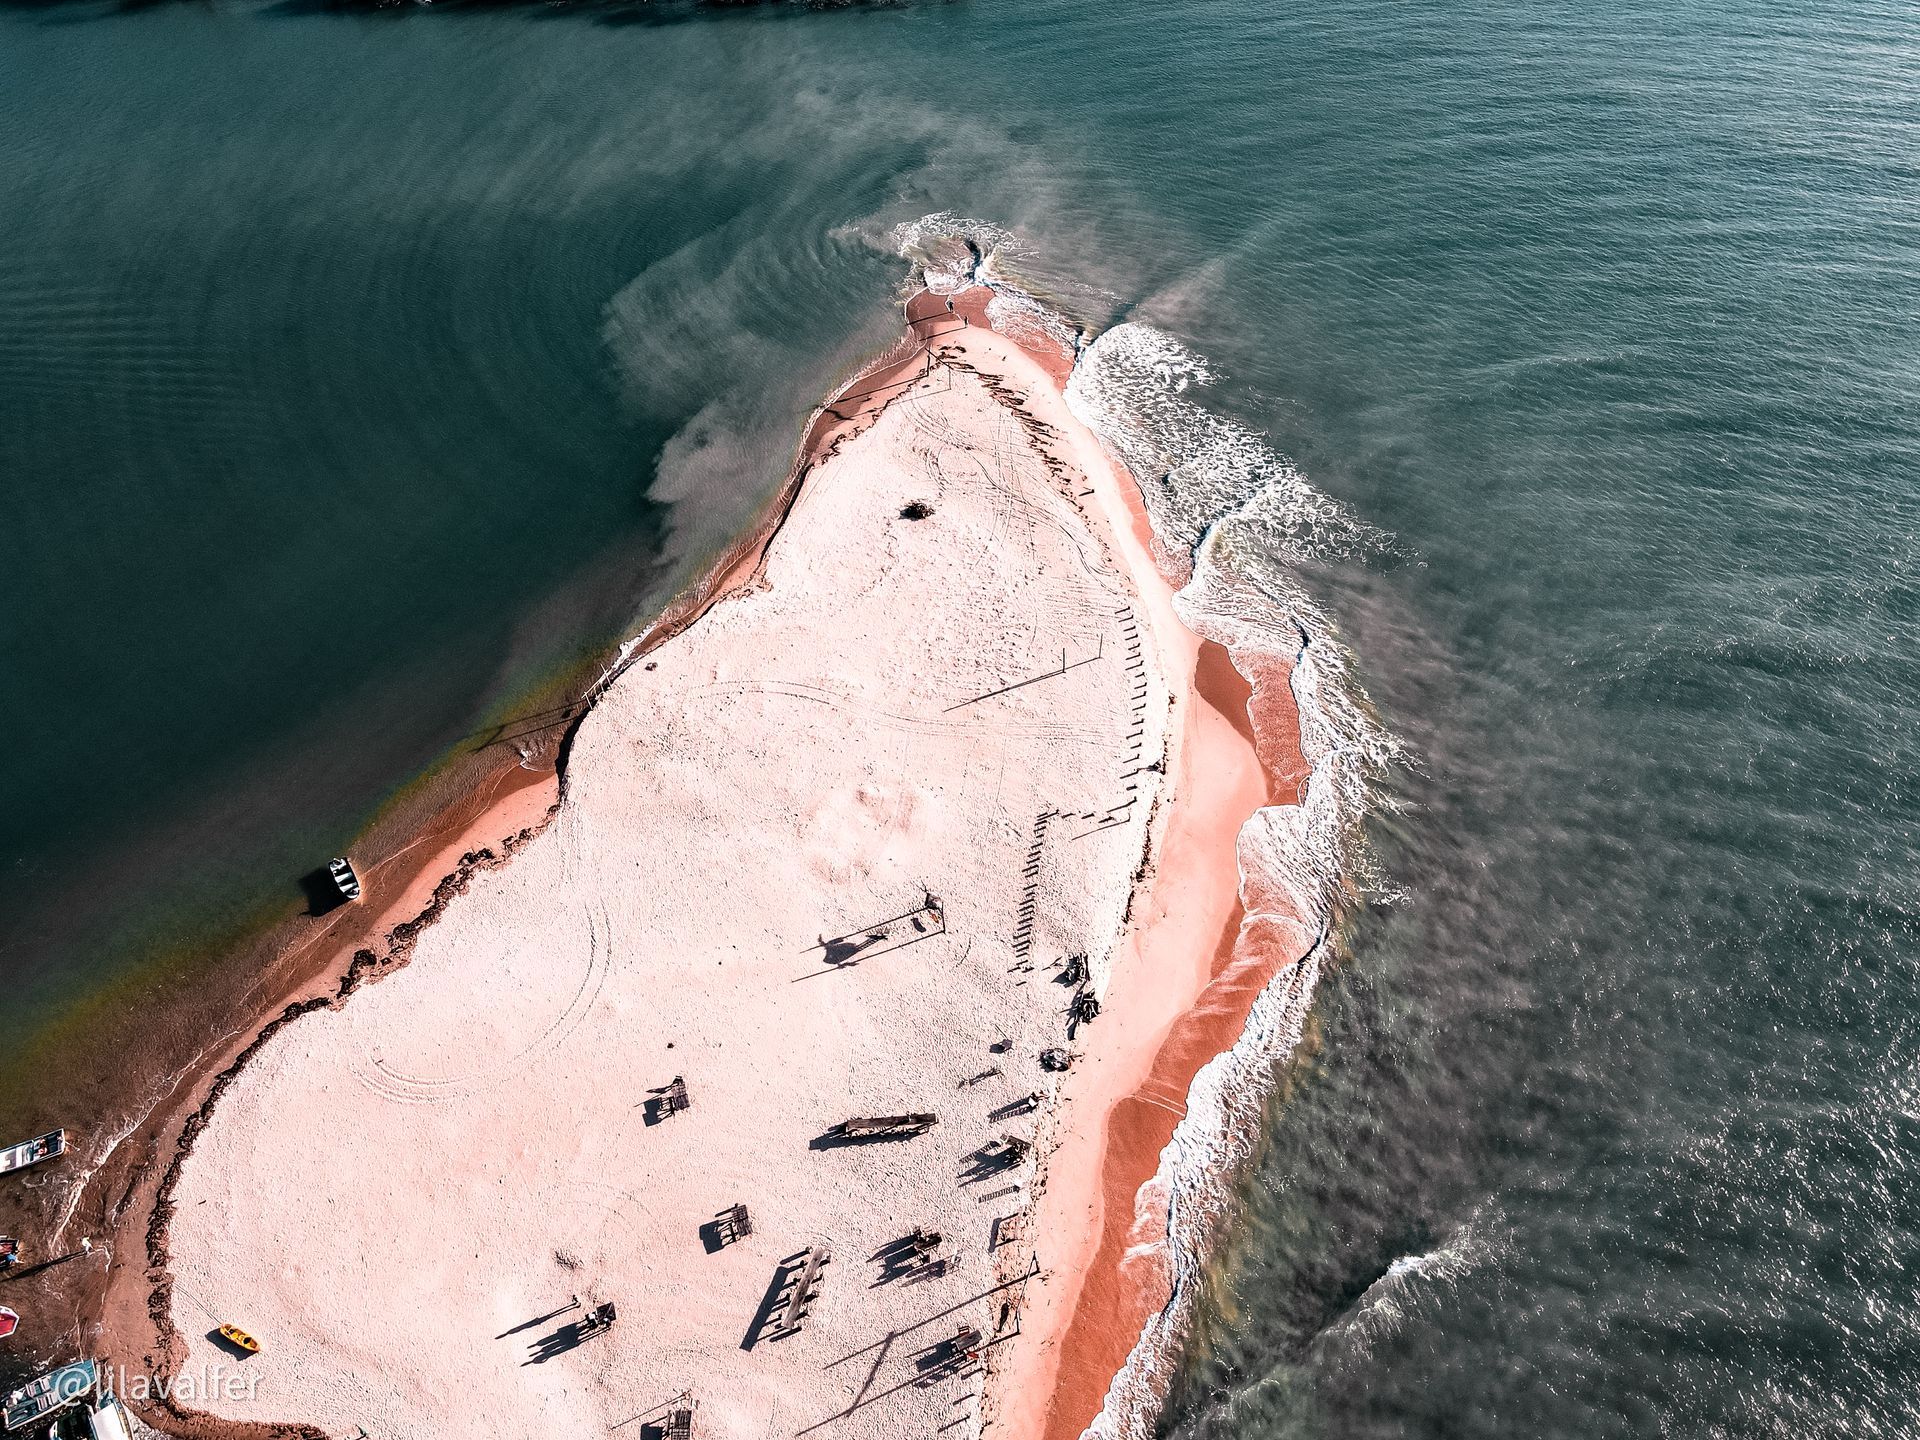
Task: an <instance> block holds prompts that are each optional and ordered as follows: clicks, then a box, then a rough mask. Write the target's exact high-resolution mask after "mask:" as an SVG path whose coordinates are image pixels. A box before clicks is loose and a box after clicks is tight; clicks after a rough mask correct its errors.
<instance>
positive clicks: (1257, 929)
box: [891, 212, 1404, 1440]
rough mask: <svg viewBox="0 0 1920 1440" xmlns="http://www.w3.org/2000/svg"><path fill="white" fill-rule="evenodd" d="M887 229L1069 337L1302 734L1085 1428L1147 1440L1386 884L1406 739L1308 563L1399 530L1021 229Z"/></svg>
mask: <svg viewBox="0 0 1920 1440" xmlns="http://www.w3.org/2000/svg"><path fill="white" fill-rule="evenodd" d="M891 238H892V241H893V244H894V248H895V249H896V250H897V252H898V253H899V254H901V255H902V256H904V257H905V258H907V259H909V260H911V261H912V262H913V263H914V265H915V266H916V269H917V271H918V274H919V277H920V278H921V279H922V280H923V281H924V283H925V284H926V285H927V287H928V288H929V289H932V290H934V291H936V292H940V293H951V292H952V291H955V290H961V289H965V288H967V287H969V286H973V285H984V286H986V287H988V288H989V289H990V290H991V291H992V298H991V300H990V301H989V304H988V312H987V313H988V318H989V320H990V321H991V322H992V323H993V324H994V326H995V328H996V329H1000V330H1002V331H1003V332H1006V333H1009V334H1011V335H1013V336H1014V337H1015V338H1019V339H1028V338H1032V337H1038V336H1044V337H1046V338H1049V339H1051V340H1053V341H1055V342H1056V343H1059V344H1061V345H1062V346H1063V347H1065V348H1066V349H1067V351H1068V353H1069V354H1072V355H1073V356H1075V365H1074V368H1073V373H1072V375H1071V378H1070V379H1069V381H1068V386H1067V401H1068V404H1069V406H1070V408H1071V409H1072V410H1073V412H1074V414H1075V415H1076V416H1078V417H1079V418H1080V419H1081V420H1082V421H1083V422H1084V423H1085V424H1086V425H1087V426H1088V428H1089V429H1091V430H1092V431H1093V432H1094V433H1095V434H1096V435H1098V436H1099V437H1100V439H1101V440H1102V442H1103V443H1104V444H1106V445H1107V446H1108V448H1109V449H1110V450H1111V451H1112V452H1113V453H1114V454H1115V455H1116V456H1118V457H1119V458H1120V460H1121V461H1122V462H1123V463H1124V464H1125V465H1126V467H1127V469H1128V470H1129V472H1130V473H1131V474H1132V475H1133V477H1134V479H1135V480H1136V482H1137V483H1138V485H1139V489H1140V493H1141V495H1142V497H1143V498H1144V501H1145V504H1146V508H1147V513H1148V517H1149V519H1150V520H1151V522H1152V528H1153V532H1154V545H1155V558H1156V560H1157V561H1158V562H1159V563H1160V565H1161V566H1162V568H1163V569H1164V570H1165V571H1166V573H1167V574H1168V575H1169V576H1170V577H1171V578H1172V579H1173V580H1174V581H1175V582H1176V584H1178V585H1179V587H1180V589H1179V592H1178V594H1177V595H1176V597H1175V604H1176V606H1177V607H1178V609H1179V612H1180V615H1181V618H1182V619H1183V620H1184V621H1185V622H1186V623H1187V625H1188V626H1189V627H1190V628H1191V629H1192V630H1194V631H1195V632H1196V633H1197V634H1199V635H1200V636H1202V637H1203V638H1205V639H1208V640H1213V641H1215V642H1217V643H1219V644H1221V645H1223V646H1225V647H1226V648H1227V650H1228V651H1229V652H1230V654H1231V655H1232V657H1233V661H1234V666H1235V668H1236V669H1238V670H1239V671H1240V672H1241V674H1242V675H1244V676H1245V677H1246V679H1247V680H1248V681H1249V683H1250V684H1251V685H1252V687H1253V699H1252V701H1251V702H1250V704H1249V707H1248V708H1249V711H1250V714H1251V717H1252V719H1253V722H1254V728H1255V735H1256V739H1257V740H1258V741H1259V742H1260V750H1261V758H1262V759H1263V761H1268V762H1269V765H1268V768H1269V771H1270V773H1275V774H1278V773H1280V772H1281V770H1282V769H1283V768H1285V767H1284V762H1283V763H1281V764H1276V763H1273V762H1276V761H1280V760H1281V757H1282V756H1283V755H1284V754H1285V753H1286V747H1287V745H1288V744H1289V742H1290V741H1291V738H1292V737H1291V735H1290V734H1285V733H1280V731H1279V729H1277V728H1275V727H1276V725H1277V721H1276V720H1273V719H1269V720H1268V721H1267V724H1266V727H1265V728H1263V716H1286V715H1288V714H1289V713H1290V712H1295V711H1297V714H1298V723H1299V745H1300V757H1301V758H1303V759H1304V760H1305V762H1306V765H1307V772H1306V775H1305V777H1304V779H1302V780H1301V781H1299V783H1298V786H1297V789H1296V792H1295V797H1294V799H1295V802H1296V803H1292V804H1285V805H1269V806H1267V807H1265V808H1263V809H1261V810H1259V811H1257V812H1256V813H1255V814H1254V816H1253V817H1252V818H1251V819H1250V820H1248V822H1247V823H1246V825H1245V826H1244V827H1243V828H1242V830H1241V833H1240V840H1239V858H1240V894H1241V900H1242V904H1243V907H1244V910H1245V919H1244V921H1243V923H1242V928H1241V933H1240V939H1239V941H1238V942H1237V947H1236V954H1237V955H1239V954H1259V953H1261V951H1262V948H1263V947H1278V946H1281V945H1284V946H1285V949H1284V951H1282V950H1279V949H1274V950H1273V951H1272V953H1273V954H1274V955H1276V956H1279V955H1282V954H1284V957H1285V958H1284V960H1283V961H1280V963H1277V964H1276V965H1275V966H1274V974H1273V978H1272V979H1271V980H1270V981H1269V983H1268V984H1267V986H1266V988H1265V989H1264V990H1263V991H1262V992H1261V994H1260V996H1259V997H1258V999H1257V1000H1256V1001H1255V1002H1254V1005H1253V1007H1252V1010H1251V1012H1250V1014H1249V1015H1248V1018H1247V1022H1246V1025H1245V1027H1244V1029H1243V1030H1242V1032H1241V1034H1240V1037H1239V1039H1238V1040H1237V1041H1236V1042H1235V1043H1234V1045H1233V1046H1232V1047H1231V1048H1230V1049H1229V1050H1227V1051H1226V1052H1225V1053H1223V1054H1221V1055H1218V1056H1216V1057H1215V1058H1214V1059H1213V1060H1212V1061H1210V1062H1209V1063H1208V1064H1207V1065H1205V1066H1204V1067H1203V1068H1202V1069H1201V1070H1200V1072H1199V1074H1198V1075H1197V1076H1195V1078H1194V1081H1193V1084H1192V1086H1191V1088H1190V1091H1189V1094H1188V1097H1187V1112H1186V1115H1185V1117H1184V1118H1183V1119H1182V1120H1181V1121H1180V1123H1179V1124H1178V1126H1176V1128H1175V1130H1174V1133H1173V1137H1172V1139H1171V1141H1170V1142H1169V1143H1168V1145H1167V1147H1166V1149H1165V1150H1164V1151H1163V1152H1162V1154H1161V1157H1160V1165H1159V1170H1158V1173H1157V1174H1156V1176H1155V1178H1154V1180H1153V1182H1152V1183H1151V1184H1150V1186H1149V1187H1148V1190H1149V1192H1150V1193H1152V1194H1154V1195H1156V1196H1164V1197H1166V1200H1165V1203H1166V1214H1167V1226H1166V1236H1165V1240H1164V1242H1163V1243H1164V1259H1165V1263H1166V1267H1167V1273H1168V1276H1169V1279H1170V1281H1171V1299H1170V1300H1169V1301H1168V1303H1167V1305H1166V1306H1165V1307H1164V1308H1163V1309H1162V1310H1161V1311H1160V1312H1158V1313H1157V1314H1156V1315H1154V1316H1153V1317H1152V1318H1151V1319H1150V1321H1149V1322H1148V1324H1147V1326H1146V1328H1145V1330H1144V1332H1143V1333H1142V1334H1141V1336H1140V1338H1139V1339H1138V1341H1137V1342H1136V1343H1135V1345H1134V1347H1133V1350H1132V1353H1131V1354H1130V1355H1129V1357H1128V1359H1127V1362H1126V1364H1125V1366H1124V1367H1123V1368H1122V1369H1121V1371H1120V1373H1119V1374H1118V1375H1117V1376H1115V1378H1114V1380H1113V1383H1112V1385H1111V1387H1110V1388H1109V1390H1108V1393H1107V1397H1106V1403H1105V1405H1104V1407H1103V1408H1102V1410H1101V1412H1100V1415H1099V1416H1098V1417H1097V1418H1096V1419H1095V1421H1094V1423H1093V1424H1092V1425H1091V1426H1090V1427H1089V1429H1088V1431H1087V1432H1086V1433H1087V1434H1088V1435H1090V1436H1097V1437H1102V1440H1107V1437H1111V1440H1138V1437H1143V1436H1146V1435H1149V1434H1151V1433H1152V1431H1153V1426H1154V1422H1155V1420H1156V1418H1157V1416H1158V1414H1159V1412H1160V1408H1161V1406H1162V1404H1163V1403H1164V1401H1165V1398H1166V1395H1167V1391H1168V1388H1169V1386H1170V1384H1171V1381H1172V1378H1173V1369H1174V1367H1175V1365H1176V1364H1177V1362H1178V1358H1179V1355H1180V1351H1181V1348H1182V1346H1183V1343H1184V1340H1185V1337H1186V1334H1187V1330H1188V1326H1189V1324H1190V1321H1191V1317H1192V1309H1193V1304H1194V1301H1195V1299H1196V1298H1197V1296H1198V1294H1199V1291H1200V1288H1201V1282H1202V1277H1203V1267H1204V1264H1205V1261H1206V1258H1207V1257H1208V1256H1209V1255H1210V1254H1212V1253H1213V1252H1214V1250H1215V1248H1216V1241H1217V1238H1218V1231H1219V1227H1220V1225H1221V1224H1222V1222H1223V1220H1224V1219H1225V1217H1226V1213H1227V1210H1228V1201H1229V1197H1230V1191H1231V1186H1232V1183H1233V1179H1234V1177H1235V1176H1237V1175H1238V1174H1239V1173H1240V1172H1241V1171H1242V1169H1243V1167H1244V1166H1245V1164H1246V1162H1247V1161H1248V1159H1249V1158H1250V1157H1251V1154H1252V1151H1253V1146H1254V1143H1255V1140H1256V1138H1257V1136H1258V1134H1259V1131H1260V1127H1261V1124H1262V1121H1263V1116H1264V1114H1265V1110H1266V1106H1267V1103H1268V1101H1269V1099H1270V1098H1271V1095H1272V1092H1273V1088H1274V1086H1275V1084H1276V1082H1277V1078H1278V1075H1279V1070H1280V1065H1281V1062H1283V1061H1284V1060H1285V1059H1286V1058H1287V1057H1288V1056H1289V1055H1290V1054H1291V1053H1292V1052H1293V1050H1294V1048H1295V1047H1296V1046H1297V1045H1298V1043H1299V1041H1300V1037H1301V1034H1302V1030H1303V1027H1304V1025H1305V1022H1306V1018H1307V1015H1308V1013H1309V1011H1310V1009H1311V1006H1312V999H1313V990H1314V985H1315V982H1316V981H1317V979H1318V977H1319V974H1320V971H1321V968H1322V966H1323V965H1324V964H1325V962H1326V960H1327V958H1328V947H1329V944H1330V942H1331V936H1332V932H1333V925H1334V920H1335V918H1336V916H1337V914H1338V912H1339V910H1340V907H1341V905H1342V903H1343V900H1344V899H1346V898H1347V897H1349V896H1351V895H1352V894H1353V893H1354V892H1356V891H1357V890H1362V889H1366V890H1373V891H1378V890H1379V889H1380V885H1379V880H1378V877H1377V876H1376V875H1375V874H1374V873H1373V869H1372V865H1371V862H1370V860H1369V858H1368V855H1367V852H1366V848H1365V845H1364V843H1363V838H1362V830H1363V826H1364V822H1365V820H1366V817H1367V815H1368V814H1369V812H1370V811H1371V810H1372V808H1374V807H1375V806H1376V805H1378V804H1381V803H1383V802H1382V798H1381V790H1380V787H1379V786H1378V785H1377V783H1376V781H1377V780H1378V779H1379V777H1380V776H1381V775H1382V774H1383V773H1384V772H1385V771H1386V770H1387V769H1388V768H1389V767H1390V766H1392V765H1394V764H1396V763H1399V762H1400V761H1401V760H1402V759H1403V758H1404V757H1403V754H1402V751H1401V748H1400V746H1399V744H1398V742H1396V741H1395V740H1394V738H1393V737H1392V736H1391V735H1389V734H1388V733H1387V732H1386V731H1385V730H1384V729H1383V728H1382V727H1381V725H1380V724H1379V722H1378V721H1377V720H1376V719H1375V718H1374V715H1373V711H1372V707H1371V706H1370V705H1369V703H1368V701H1367V698H1366V695H1365V693H1364V691H1363V690H1362V689H1361V687H1360V685H1359V683H1358V681H1357V680H1356V678H1355V675H1354V667H1353V661H1352V656H1351V655H1350V654H1349V653H1348V651H1347V650H1346V648H1345V647H1344V646H1343V645H1342V644H1341V643H1340V641H1339V638H1338V634H1337V632H1336V629H1335V626H1334V624H1333V622H1332V620H1331V618H1330V617H1329V616H1328V615H1327V614H1326V612H1325V611H1324V609H1323V608H1322V607H1321V606H1320V605H1319V604H1318V603H1317V602H1316V601H1315V600H1314V599H1313V598H1312V597H1311V596H1310V595H1309V594H1308V593H1307V591H1306V590H1305V588H1304V586H1303V585H1302V583H1301V580H1300V578H1299V570H1300V568H1301V567H1302V566H1304V565H1307V564H1311V563H1324V562H1331V561H1341V560H1352V559H1355V558H1359V557H1364V556H1366V555H1368V554H1370V553H1375V552H1377V551H1378V550H1380V549H1381V548H1382V547H1383V546H1384V545H1385V542H1386V539H1387V537H1386V536H1385V535H1384V533H1382V532H1380V531H1378V530H1376V529H1374V528H1373V527H1371V526H1369V525H1367V524H1365V523H1364V522H1363V521H1361V520H1360V519H1359V518H1358V517H1356V516H1354V515H1352V514H1351V513H1350V512H1348V511H1347V510H1346V509H1345V508H1344V507H1342V506H1341V505H1340V504H1339V503H1338V502H1337V501H1335V500H1333V499H1332V498H1331V497H1329V496H1327V495H1324V494H1322V493H1321V492H1320V491H1318V490H1316V489H1315V488H1314V487H1313V486H1312V485H1310V484H1309V483H1308V482H1307V480H1306V478H1305V477H1304V476H1303V475H1301V473H1300V472H1299V471H1298V470H1297V469H1296V468H1295V467H1294V466H1293V465H1291V464H1289V463H1288V462H1287V461H1286V460H1285V459H1284V458H1283V457H1282V456H1280V455H1279V454H1277V453H1276V452H1275V451H1274V450H1273V448H1272V447H1271V446H1270V445H1269V444H1268V443H1267V442H1266V440H1265V439H1264V438H1263V437H1262V436H1260V435H1259V434H1258V433H1256V432H1255V431H1253V430H1252V429H1250V428H1248V427H1247V426H1245V425H1242V424H1240V423H1239V422H1237V421H1235V420H1232V419H1230V418H1227V417H1226V416H1223V415H1221V414H1219V413H1217V412H1215V411H1213V410H1209V409H1208V408H1206V407H1205V406H1204V405H1202V404H1201V403H1200V402H1199V401H1198V400H1197V399H1196V398H1195V394H1196V392H1198V391H1201V390H1204V388H1205V387H1206V386H1207V385H1209V384H1210V383H1212V382H1213V380H1214V378H1215V377H1214V375H1213V373H1212V371H1211V370H1210V369H1209V368H1208V366H1207V363H1206V361H1205V360H1204V359H1203V358H1202V357H1200V356H1199V355H1197V354H1195V353H1194V352H1193V351H1192V350H1190V349H1188V348H1187V347H1186V346H1184V345H1182V344H1181V343H1180V342H1179V341H1178V340H1176V339H1175V338H1174V337H1173V336H1171V335H1168V334H1166V333H1165V332H1163V331H1160V330H1156V329H1154V328H1152V327H1151V326H1148V325H1144V324H1139V323H1132V322H1129V323H1123V324H1119V325H1116V326H1114V327H1113V328H1111V329H1109V330H1106V331H1104V332H1103V333H1101V334H1099V335H1098V336H1097V337H1090V336H1089V335H1088V334H1087V333H1086V331H1085V330H1084V328H1083V327H1081V326H1079V325H1077V324H1075V323H1074V322H1073V321H1072V320H1070V319H1069V318H1068V317H1067V316H1065V315H1063V314H1061V313H1060V312H1059V311H1058V310H1057V309H1055V308H1054V307H1052V306H1050V305H1048V304H1047V303H1046V302H1045V301H1044V300H1042V299H1041V298H1040V297H1039V296H1037V295H1035V294H1034V293H1033V292H1032V290H1030V289H1029V288H1028V287H1027V286H1026V285H1024V284H1023V283H1022V282H1021V280H1020V279H1019V278H1018V270H1019V260H1020V254H1021V247H1020V242H1019V240H1018V238H1017V237H1015V236H1014V235H1012V234H1011V233H1010V232H1008V231H1006V230H1004V229H1002V228H1001V227H998V226H994V225H990V224H985V223H982V222H979V221H975V220H970V219H966V218H963V217H960V216H956V215H954V214H952V213H951V212H942V213H940V214H936V215H929V216H925V217H923V218H921V219H919V220H914V221H910V222H908V223H906V224H903V225H900V226H898V227H896V228H895V229H894V231H893V233H892V237H891ZM1278 687H1284V688H1285V689H1286V691H1287V692H1288V693H1287V695H1286V696H1285V697H1284V702H1283V697H1280V696H1278V695H1276V694H1274V693H1273V692H1274V691H1275V689H1276V688H1278ZM1285 728H1286V729H1288V730H1290V729H1291V727H1290V726H1287V727H1285Z"/></svg>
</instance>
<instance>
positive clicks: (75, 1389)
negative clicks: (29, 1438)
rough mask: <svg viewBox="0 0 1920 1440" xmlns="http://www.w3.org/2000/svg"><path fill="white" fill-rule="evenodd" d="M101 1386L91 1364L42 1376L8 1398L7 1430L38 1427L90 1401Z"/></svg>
mask: <svg viewBox="0 0 1920 1440" xmlns="http://www.w3.org/2000/svg"><path fill="white" fill-rule="evenodd" d="M99 1383H100V1377H99V1374H98V1372H97V1371H96V1370H95V1369H94V1364H93V1361H91V1360H79V1361H76V1362H74V1363H73V1364H71V1365H65V1366H62V1367H61V1368H60V1369H58V1370H55V1371H53V1372H52V1373H51V1374H47V1375H42V1376H41V1377H40V1378H39V1379H38V1380H35V1381H34V1382H33V1383H32V1384H30V1385H23V1386H21V1387H20V1388H19V1389H18V1390H15V1391H13V1392H12V1393H11V1394H9V1395H8V1396H7V1404H6V1410H5V1412H4V1413H5V1423H6V1428H7V1429H8V1431H10V1432H11V1431H15V1430H25V1429H26V1428H27V1427H28V1426H30V1425H38V1424H39V1423H40V1422H41V1421H42V1420H45V1419H46V1418H47V1417H48V1416H49V1415H55V1414H58V1413H59V1412H60V1411H62V1410H64V1409H66V1408H67V1406H69V1405H73V1404H76V1403H77V1402H79V1401H81V1400H84V1399H86V1398H87V1396H89V1395H91V1394H92V1393H93V1392H94V1390H95V1388H96V1387H97V1386H98V1385H99Z"/></svg>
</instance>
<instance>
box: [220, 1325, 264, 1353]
mask: <svg viewBox="0 0 1920 1440" xmlns="http://www.w3.org/2000/svg"><path fill="white" fill-rule="evenodd" d="M220 1334H221V1337H222V1338H223V1339H225V1340H226V1341H227V1343H228V1344H230V1345H238V1346H239V1347H240V1348H241V1349H242V1350H244V1351H246V1352H247V1353H248V1354H249V1355H257V1354H259V1353H260V1342H259V1341H258V1340H256V1339H254V1338H253V1336H251V1335H249V1334H248V1333H247V1332H246V1331H244V1330H242V1329H241V1328H240V1327H239V1326H238V1325H222V1326H221V1327H220Z"/></svg>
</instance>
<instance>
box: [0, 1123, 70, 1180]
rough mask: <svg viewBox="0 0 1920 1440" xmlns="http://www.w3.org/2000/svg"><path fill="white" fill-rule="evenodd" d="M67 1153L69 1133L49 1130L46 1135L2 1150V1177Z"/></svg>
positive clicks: (0, 1173) (0, 1161)
mask: <svg viewBox="0 0 1920 1440" xmlns="http://www.w3.org/2000/svg"><path fill="white" fill-rule="evenodd" d="M66 1153H67V1132H66V1131H65V1130H49V1131H48V1132H47V1133H46V1134H44V1135H36V1136H35V1137H34V1138H33V1139H31V1140H26V1141H23V1142H21V1143H20V1144H18V1145H9V1146H8V1147H7V1148H6V1149H4V1150H0V1175H6V1174H10V1173H11V1172H13V1171H15V1170H24V1169H26V1168H27V1167H28V1166H29V1165H38V1164H39V1163H40V1162H41V1161H42V1160H51V1159H53V1158H54V1157H55V1156H59V1155H64V1154H66Z"/></svg>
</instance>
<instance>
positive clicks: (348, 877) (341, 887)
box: [327, 855, 360, 900]
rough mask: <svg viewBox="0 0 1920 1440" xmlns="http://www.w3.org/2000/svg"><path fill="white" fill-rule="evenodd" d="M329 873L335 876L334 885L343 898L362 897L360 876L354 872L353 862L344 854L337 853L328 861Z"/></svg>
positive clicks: (354, 898) (356, 898) (353, 898)
mask: <svg viewBox="0 0 1920 1440" xmlns="http://www.w3.org/2000/svg"><path fill="white" fill-rule="evenodd" d="M327 874H328V875H330V876H332V877H333V885H334V888H335V889H336V890H338V891H339V892H340V895H341V897H342V898H343V899H346V900H358V899H359V898H360V877H359V876H358V875H356V874H354V873H353V862H352V861H351V860H349V859H347V857H346V856H344V855H336V856H334V857H333V859H331V860H329V861H328V862H327Z"/></svg>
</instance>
